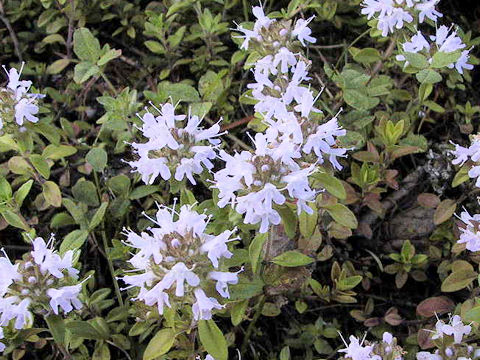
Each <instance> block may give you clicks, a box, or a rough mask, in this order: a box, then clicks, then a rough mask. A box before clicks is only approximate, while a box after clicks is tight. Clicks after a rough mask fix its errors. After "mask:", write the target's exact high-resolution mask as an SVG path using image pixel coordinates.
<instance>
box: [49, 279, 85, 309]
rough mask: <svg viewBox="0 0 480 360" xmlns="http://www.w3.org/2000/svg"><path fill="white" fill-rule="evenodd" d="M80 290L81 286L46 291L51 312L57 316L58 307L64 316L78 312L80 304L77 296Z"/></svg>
mask: <svg viewBox="0 0 480 360" xmlns="http://www.w3.org/2000/svg"><path fill="white" fill-rule="evenodd" d="M81 289H82V284H77V285H72V286H63V287H61V288H58V289H54V288H51V289H48V290H47V295H48V296H49V297H50V307H51V308H52V310H53V312H54V313H55V314H57V315H58V312H59V307H60V308H61V309H62V310H63V312H64V313H65V314H67V313H69V312H70V311H72V310H73V308H75V309H77V310H80V309H81V308H82V302H81V301H80V300H79V299H78V295H79V294H80V291H81Z"/></svg>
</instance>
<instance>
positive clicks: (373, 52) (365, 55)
mask: <svg viewBox="0 0 480 360" xmlns="http://www.w3.org/2000/svg"><path fill="white" fill-rule="evenodd" d="M381 59H382V56H381V55H380V52H379V51H378V50H377V49H374V48H365V49H362V50H360V51H359V52H357V53H356V54H355V55H354V56H353V60H355V61H356V62H358V63H360V64H370V63H373V62H376V61H379V60H381Z"/></svg>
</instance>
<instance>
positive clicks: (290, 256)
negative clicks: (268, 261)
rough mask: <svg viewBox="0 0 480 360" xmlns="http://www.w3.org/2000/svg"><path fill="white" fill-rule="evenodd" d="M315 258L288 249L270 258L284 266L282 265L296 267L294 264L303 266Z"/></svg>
mask: <svg viewBox="0 0 480 360" xmlns="http://www.w3.org/2000/svg"><path fill="white" fill-rule="evenodd" d="M314 261H315V260H314V259H312V258H311V257H310V256H307V255H305V254H302V253H301V252H299V251H296V250H290V251H287V252H284V253H283V254H281V255H278V256H277V257H275V258H273V259H272V262H273V263H274V264H277V265H280V266H284V267H296V266H305V265H309V264H311V263H313V262H314Z"/></svg>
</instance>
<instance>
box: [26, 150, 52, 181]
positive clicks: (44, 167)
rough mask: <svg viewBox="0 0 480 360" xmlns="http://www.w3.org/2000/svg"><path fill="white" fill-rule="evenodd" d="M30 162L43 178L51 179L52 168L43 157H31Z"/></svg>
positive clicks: (34, 155)
mask: <svg viewBox="0 0 480 360" xmlns="http://www.w3.org/2000/svg"><path fill="white" fill-rule="evenodd" d="M30 162H31V163H32V165H33V167H34V168H35V169H36V170H37V171H38V172H39V173H40V175H42V176H43V178H45V179H48V178H49V177H50V166H48V162H47V161H46V160H45V159H44V158H43V157H42V156H41V155H38V154H32V155H30Z"/></svg>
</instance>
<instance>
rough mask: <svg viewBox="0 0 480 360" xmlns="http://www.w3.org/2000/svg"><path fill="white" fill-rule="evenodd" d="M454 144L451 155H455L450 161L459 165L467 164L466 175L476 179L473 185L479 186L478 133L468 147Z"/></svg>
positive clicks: (479, 142)
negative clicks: (468, 167)
mask: <svg viewBox="0 0 480 360" xmlns="http://www.w3.org/2000/svg"><path fill="white" fill-rule="evenodd" d="M454 145H455V150H453V151H452V155H453V156H455V159H453V161H452V163H453V164H454V165H460V166H463V165H464V164H467V165H469V166H470V169H469V171H468V176H469V177H470V178H471V179H476V182H475V185H476V186H477V187H480V135H476V136H474V137H473V139H472V143H471V144H470V146H469V147H463V146H460V145H457V144H454Z"/></svg>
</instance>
